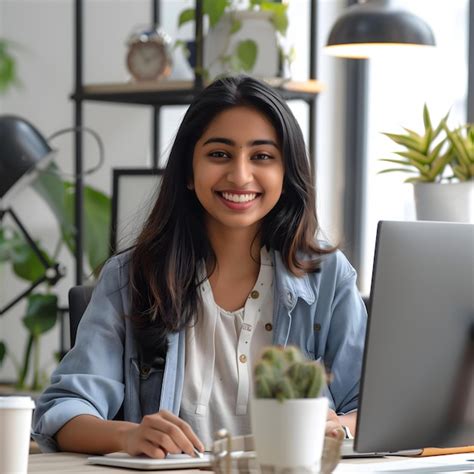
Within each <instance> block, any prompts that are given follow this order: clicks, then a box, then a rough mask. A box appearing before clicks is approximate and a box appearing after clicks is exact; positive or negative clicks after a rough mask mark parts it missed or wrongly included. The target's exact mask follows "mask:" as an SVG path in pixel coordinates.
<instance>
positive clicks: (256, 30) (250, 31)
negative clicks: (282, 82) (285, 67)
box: [204, 11, 279, 78]
mask: <svg viewBox="0 0 474 474" xmlns="http://www.w3.org/2000/svg"><path fill="white" fill-rule="evenodd" d="M233 15H234V17H235V18H236V19H237V20H239V21H240V22H242V27H241V28H240V30H239V31H237V32H236V33H234V34H232V35H231V34H230V29H231V25H232V21H231V15H230V14H228V13H225V14H224V15H223V16H222V18H221V20H220V21H219V23H217V25H215V27H214V28H212V29H210V30H209V33H208V34H207V36H206V38H205V40H204V67H205V68H206V69H208V71H209V73H210V76H211V77H216V76H217V75H219V74H223V73H226V72H229V71H226V70H225V68H224V67H223V64H222V63H221V62H220V61H219V59H218V58H219V57H220V56H225V55H228V54H231V53H233V52H234V50H235V47H236V45H237V43H239V42H240V41H242V40H248V39H251V40H254V41H255V42H256V43H257V48H258V50H257V58H256V61H255V65H254V67H253V69H252V70H251V71H249V73H251V74H252V75H254V76H257V77H262V78H263V77H275V76H277V74H278V68H279V59H278V43H277V35H276V30H275V28H274V26H273V24H272V22H271V13H270V12H265V11H237V12H235V13H234V14H233Z"/></svg>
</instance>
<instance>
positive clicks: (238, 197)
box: [218, 192, 261, 203]
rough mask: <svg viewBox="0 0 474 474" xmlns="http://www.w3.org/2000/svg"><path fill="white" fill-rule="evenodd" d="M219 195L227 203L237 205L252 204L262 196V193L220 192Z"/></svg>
mask: <svg viewBox="0 0 474 474" xmlns="http://www.w3.org/2000/svg"><path fill="white" fill-rule="evenodd" d="M218 194H219V196H221V197H222V198H223V199H225V200H226V201H229V202H235V203H244V202H251V201H254V200H255V199H257V197H259V196H260V195H261V193H248V194H234V193H227V192H218Z"/></svg>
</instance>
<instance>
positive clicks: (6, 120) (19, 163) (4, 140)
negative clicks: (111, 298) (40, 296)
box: [0, 115, 64, 315]
mask: <svg viewBox="0 0 474 474" xmlns="http://www.w3.org/2000/svg"><path fill="white" fill-rule="evenodd" d="M53 155H54V152H53V150H52V149H51V147H50V146H49V145H48V142H47V141H46V139H45V138H44V137H43V136H42V135H41V134H40V133H39V132H38V130H36V128H35V127H34V126H33V125H32V124H31V123H29V122H28V121H26V120H24V119H22V118H19V117H15V116H11V115H3V116H0V223H1V221H2V220H3V217H4V216H5V215H6V214H9V215H10V216H11V217H12V219H13V220H14V221H15V223H16V225H17V226H18V228H19V229H20V231H21V232H22V234H23V236H24V237H25V239H26V241H27V242H28V244H29V246H30V247H31V249H32V250H33V251H34V253H35V254H36V256H37V257H38V259H39V261H40V262H41V263H42V265H43V266H44V269H45V272H44V275H43V276H42V277H40V278H39V279H38V280H36V281H34V282H33V283H32V284H31V285H30V286H29V287H28V288H27V289H26V290H25V291H23V292H22V293H21V294H20V295H18V296H17V297H16V298H14V299H13V300H12V301H10V302H9V303H7V304H6V305H5V306H4V307H3V308H0V315H2V314H3V313H5V312H6V311H8V310H9V309H10V308H12V307H13V306H14V305H15V304H16V303H18V302H19V301H20V300H21V299H22V298H24V297H25V296H27V295H28V294H29V293H31V292H32V291H33V290H34V289H35V288H36V287H37V286H38V285H40V284H41V283H43V282H45V281H47V282H48V283H49V284H51V285H54V284H56V283H57V281H58V280H59V279H61V278H62V277H63V276H64V273H63V270H62V267H61V266H60V265H59V264H58V263H55V262H50V261H48V259H46V258H45V257H44V255H43V254H42V253H41V251H40V249H39V248H38V246H37V245H36V244H35V242H34V240H33V239H32V238H31V237H30V235H29V234H28V232H27V230H26V228H25V227H24V225H23V224H22V223H21V221H20V219H19V218H18V216H17V215H16V214H15V212H14V211H13V209H12V208H11V207H10V204H9V203H11V202H12V199H13V197H14V195H15V194H17V193H18V192H19V191H21V189H23V188H25V187H26V186H27V185H28V184H29V183H30V182H31V181H32V180H33V179H34V178H35V177H36V176H37V174H38V171H40V170H42V169H44V168H45V167H46V166H47V165H48V164H49V163H50V161H51V159H52V157H53Z"/></svg>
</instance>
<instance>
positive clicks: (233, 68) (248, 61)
mask: <svg viewBox="0 0 474 474" xmlns="http://www.w3.org/2000/svg"><path fill="white" fill-rule="evenodd" d="M241 4H242V2H241V1H239V0H204V2H203V15H204V16H206V17H207V18H208V20H209V27H210V28H214V27H215V26H216V25H217V24H218V23H219V22H220V21H221V20H222V18H223V16H224V14H225V13H228V14H229V15H230V19H231V27H230V35H229V37H228V39H227V42H226V43H225V44H223V45H222V48H221V51H222V53H221V54H220V55H219V56H218V58H217V60H216V61H219V63H220V64H221V65H222V66H223V69H224V70H227V71H228V72H231V73H232V72H233V73H237V72H242V71H244V72H250V71H252V69H253V67H254V66H255V62H256V60H257V57H258V54H259V49H258V44H257V43H256V42H255V41H254V40H252V39H243V40H241V41H239V42H237V44H236V45H235V47H234V49H233V50H232V51H228V48H229V44H230V39H231V36H232V35H234V34H235V33H237V32H238V31H239V30H240V29H241V28H242V22H241V21H240V20H239V19H238V18H237V16H236V12H237V11H239V10H241V8H239V6H240V5H241ZM287 9H288V5H287V4H286V3H281V2H278V1H272V0H249V2H248V6H247V10H248V11H263V12H268V13H269V14H270V21H271V22H272V24H273V26H274V28H275V30H276V31H277V32H278V33H279V34H281V35H282V36H285V35H286V30H287V29H288V15H287ZM194 20H195V9H194V8H187V9H185V10H183V11H182V12H181V13H180V15H179V18H178V27H181V26H182V25H184V24H186V23H189V22H191V21H194ZM176 44H177V46H186V45H185V43H184V42H183V41H177V43H176ZM279 51H280V58H281V60H282V61H287V62H288V63H291V61H292V60H293V58H294V49H293V48H291V49H290V50H289V51H288V52H286V51H285V50H284V49H283V47H281V46H279ZM187 54H188V55H189V51H188V52H187ZM211 66H212V65H211ZM200 72H202V74H203V75H204V77H205V78H209V72H208V71H207V70H206V69H205V70H203V71H200Z"/></svg>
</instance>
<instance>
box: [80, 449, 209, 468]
mask: <svg viewBox="0 0 474 474" xmlns="http://www.w3.org/2000/svg"><path fill="white" fill-rule="evenodd" d="M87 462H88V463H89V464H100V465H103V466H115V467H125V468H128V469H138V470H140V471H160V470H165V469H189V468H193V467H195V468H201V467H209V466H211V455H210V454H204V455H203V457H202V458H193V457H191V456H188V455H187V454H168V456H167V457H166V458H165V459H153V458H149V457H148V456H129V455H128V454H126V453H111V454H106V455H105V456H90V457H89V458H87Z"/></svg>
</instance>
